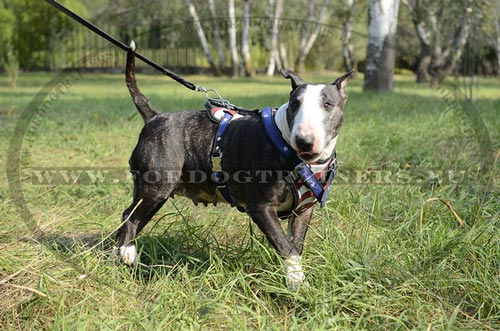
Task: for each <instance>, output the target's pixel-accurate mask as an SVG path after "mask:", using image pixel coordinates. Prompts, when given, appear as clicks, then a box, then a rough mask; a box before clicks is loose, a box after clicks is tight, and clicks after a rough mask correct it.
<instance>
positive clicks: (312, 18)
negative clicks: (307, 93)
mask: <svg viewBox="0 0 500 331" xmlns="http://www.w3.org/2000/svg"><path fill="white" fill-rule="evenodd" d="M328 2H329V0H323V4H322V5H321V7H320V10H319V13H318V15H317V16H316V15H314V1H310V2H309V8H308V14H307V18H306V22H305V24H304V28H303V30H302V38H301V40H300V48H299V53H298V54H297V58H296V60H295V71H297V72H299V73H300V72H304V70H305V62H306V58H307V55H308V54H309V52H310V51H311V48H312V47H313V45H314V43H315V42H316V38H318V35H319V33H320V31H321V25H322V24H323V23H324V21H325V19H326V17H327V15H328V12H327V10H326V8H327V6H328ZM311 28H312V29H311Z"/></svg>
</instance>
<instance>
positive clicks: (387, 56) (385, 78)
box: [364, 0, 399, 92]
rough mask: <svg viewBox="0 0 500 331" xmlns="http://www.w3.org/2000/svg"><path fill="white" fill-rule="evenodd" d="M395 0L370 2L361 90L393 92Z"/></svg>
mask: <svg viewBox="0 0 500 331" xmlns="http://www.w3.org/2000/svg"><path fill="white" fill-rule="evenodd" d="M398 11H399V0H370V8H369V15H368V45H367V47H366V68H365V80H364V89H365V90H370V91H375V92H383V91H392V90H393V78H394V62H395V57H396V54H395V53H396V51H395V46H394V37H395V34H396V28H397V24H398Z"/></svg>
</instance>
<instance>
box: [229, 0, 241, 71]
mask: <svg viewBox="0 0 500 331" xmlns="http://www.w3.org/2000/svg"><path fill="white" fill-rule="evenodd" d="M228 13H229V26H228V35H229V49H230V51H231V70H232V75H233V77H237V76H239V73H240V60H239V56H238V46H237V43H236V11H235V9H234V0H229V1H228Z"/></svg>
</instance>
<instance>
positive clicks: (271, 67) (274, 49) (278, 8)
mask: <svg viewBox="0 0 500 331" xmlns="http://www.w3.org/2000/svg"><path fill="white" fill-rule="evenodd" d="M282 13H283V0H276V5H275V7H274V17H272V18H271V19H272V21H273V26H272V30H271V46H270V51H269V64H268V66H267V75H268V76H272V75H274V72H275V71H276V60H277V59H278V58H279V53H278V33H279V25H280V20H281V14H282Z"/></svg>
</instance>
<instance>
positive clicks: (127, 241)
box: [116, 176, 175, 265]
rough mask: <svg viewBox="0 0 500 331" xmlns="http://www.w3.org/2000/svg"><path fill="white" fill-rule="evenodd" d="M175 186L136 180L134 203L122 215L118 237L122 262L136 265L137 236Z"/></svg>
mask: <svg viewBox="0 0 500 331" xmlns="http://www.w3.org/2000/svg"><path fill="white" fill-rule="evenodd" d="M174 187H175V184H173V183H169V184H162V185H160V184H159V183H156V184H147V183H146V182H145V181H144V180H143V179H142V178H141V176H136V178H135V180H134V201H133V202H132V204H131V205H130V207H128V208H127V209H125V211H124V212H123V215H122V222H124V223H123V224H122V226H121V228H120V229H119V230H118V232H117V235H116V243H117V246H118V247H119V254H120V257H121V259H122V261H123V262H124V263H126V264H128V265H134V264H136V263H137V262H138V261H137V249H136V247H135V245H134V244H133V241H134V239H135V236H136V235H137V234H138V233H139V232H140V231H141V230H142V229H143V228H144V227H145V226H146V224H147V223H148V222H149V221H150V220H151V218H152V217H153V215H154V214H155V213H156V212H157V211H158V210H159V209H160V208H161V207H162V206H163V204H164V203H165V201H167V199H168V197H169V196H170V194H171V193H172V191H173V190H174Z"/></svg>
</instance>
